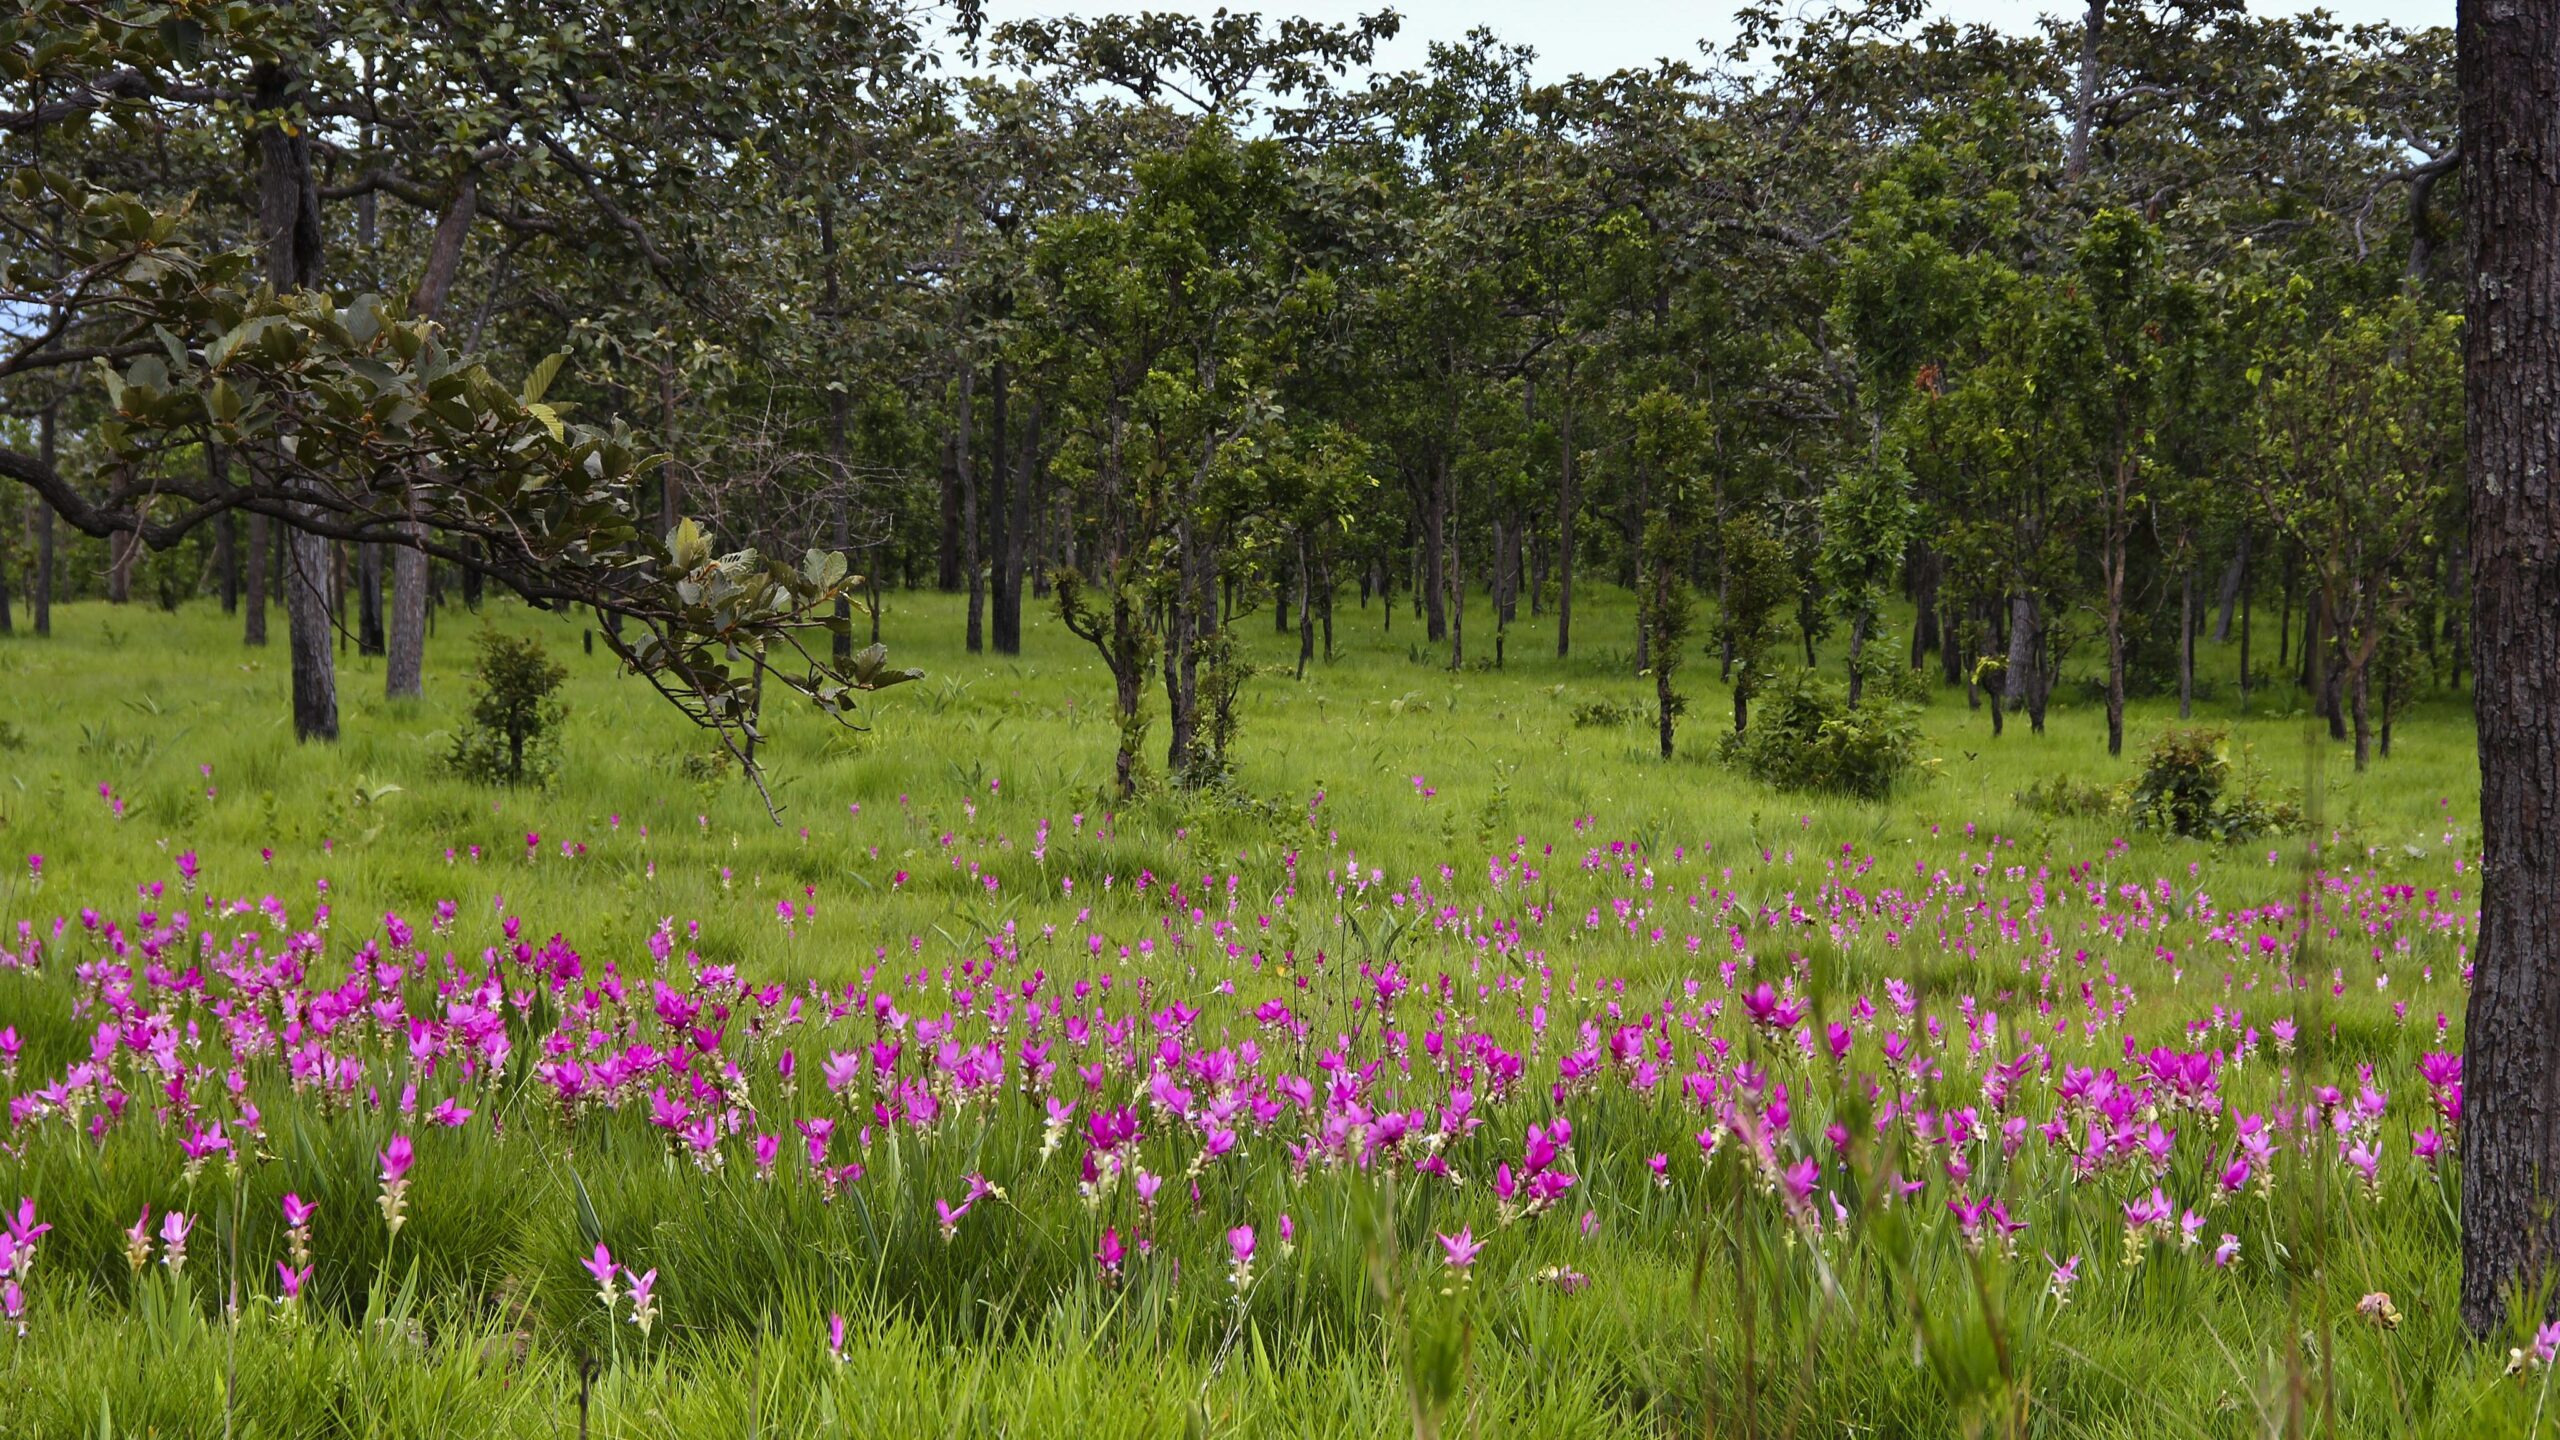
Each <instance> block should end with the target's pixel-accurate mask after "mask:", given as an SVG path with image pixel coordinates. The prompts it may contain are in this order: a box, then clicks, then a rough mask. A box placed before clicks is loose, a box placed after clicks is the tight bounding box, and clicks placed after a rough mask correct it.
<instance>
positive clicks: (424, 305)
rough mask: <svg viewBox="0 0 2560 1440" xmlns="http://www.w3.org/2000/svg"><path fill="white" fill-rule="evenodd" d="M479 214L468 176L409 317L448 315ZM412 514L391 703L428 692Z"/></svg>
mask: <svg viewBox="0 0 2560 1440" xmlns="http://www.w3.org/2000/svg"><path fill="white" fill-rule="evenodd" d="M479 209H480V179H479V176H478V175H477V174H475V173H473V172H471V171H465V172H463V176H462V179H461V181H460V183H459V184H457V185H456V186H455V187H454V194H453V199H452V201H451V202H450V203H448V204H447V205H446V206H445V210H444V214H443V215H441V216H439V217H438V218H437V220H436V228H435V234H434V235H433V236H432V237H430V239H429V240H428V243H427V267H426V270H425V272H424V273H423V274H421V275H420V276H419V277H418V289H417V293H416V294H415V295H413V296H412V297H410V302H409V312H410V313H411V314H413V315H416V316H418V317H419V318H421V319H427V320H432V319H435V318H437V317H438V316H440V315H442V314H443V313H444V302H445V297H446V296H447V295H449V294H451V293H452V290H453V277H454V276H455V274H457V273H458V272H459V271H460V270H461V268H462V247H463V245H464V244H465V243H466V242H467V241H468V240H469V239H470V238H471V224H472V221H473V220H474V219H475V218H477V217H478V215H479ZM410 513H411V516H412V518H411V519H410V520H408V521H407V522H406V523H405V524H403V525H402V526H401V529H402V531H403V532H404V533H406V534H407V536H408V537H409V542H410V543H408V544H405V545H395V546H393V547H392V550H391V634H390V637H389V641H390V643H389V646H388V649H387V651H386V653H385V655H384V658H383V664H382V693H383V694H384V696H386V697H387V698H390V699H393V700H404V699H410V698H413V697H416V696H419V695H423V694H425V693H426V676H427V606H428V603H429V600H430V599H431V596H432V592H433V590H434V588H435V585H434V572H435V567H434V564H433V562H432V561H430V560H429V559H428V558H427V555H426V552H425V551H423V550H419V549H417V548H416V547H417V545H418V544H419V543H421V542H423V541H424V540H425V539H426V527H424V526H423V525H420V524H419V523H418V521H417V520H416V518H415V515H416V511H415V510H414V508H413V509H412V510H411V512H410Z"/></svg>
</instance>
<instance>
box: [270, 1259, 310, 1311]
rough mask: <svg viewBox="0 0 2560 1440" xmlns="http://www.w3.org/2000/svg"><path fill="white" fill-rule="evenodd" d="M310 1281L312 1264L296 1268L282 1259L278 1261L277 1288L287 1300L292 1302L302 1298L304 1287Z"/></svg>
mask: <svg viewBox="0 0 2560 1440" xmlns="http://www.w3.org/2000/svg"><path fill="white" fill-rule="evenodd" d="M310 1281H311V1267H310V1266H308V1265H305V1266H303V1267H302V1268H301V1269H299V1270H296V1269H295V1268H293V1267H292V1266H291V1265H288V1264H286V1263H285V1262H284V1261H282V1260H279V1261H277V1262H276V1289H277V1292H278V1293H279V1294H281V1295H282V1296H283V1297H284V1299H285V1300H286V1301H288V1302H291V1301H294V1300H299V1299H301V1298H302V1287H303V1286H304V1285H306V1284H309V1283H310Z"/></svg>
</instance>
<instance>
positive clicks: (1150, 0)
mask: <svg viewBox="0 0 2560 1440" xmlns="http://www.w3.org/2000/svg"><path fill="white" fill-rule="evenodd" d="M2083 3H2085V0H2081V3H2075V0H1940V9H1941V11H1942V12H1943V13H1945V14H1947V15H1949V16H1951V17H1953V18H1955V19H1956V20H1958V21H1963V22H1973V21H1982V22H1986V23H1990V24H1995V25H1999V26H2001V27H2002V28H2004V29H2011V30H2026V29H2029V28H2031V27H2032V26H2033V25H2034V23H2035V21H2036V17H2037V16H2039V15H2041V14H2045V13H2048V12H2066V13H2070V14H2073V15H2077V14H2078V13H2080V11H2081V9H2082V8H2083ZM1382 6H1391V7H1392V8H1393V9H1394V10H1395V11H1396V12H1397V13H1398V14H1399V15H1401V16H1403V17H1404V28H1403V30H1402V32H1401V33H1400V34H1398V35H1397V37H1396V38H1395V40H1394V41H1393V42H1391V43H1390V44H1389V45H1387V46H1386V47H1384V48H1383V50H1382V53H1381V54H1380V55H1379V61H1380V65H1381V68H1384V69H1390V70H1402V69H1410V68H1416V67H1418V66H1420V65H1421V63H1422V61H1423V58H1424V56H1425V55H1426V54H1427V53H1428V49H1429V46H1430V43H1431V42H1432V41H1434V40H1454V39H1457V38H1459V37H1460V36H1462V35H1464V34H1466V32H1467V31H1468V30H1470V29H1472V28H1474V27H1476V26H1478V25H1483V26H1487V27H1490V28H1491V29H1492V30H1493V32H1494V33H1495V34H1496V35H1499V36H1500V37H1502V38H1503V39H1504V40H1506V41H1509V42H1511V43H1513V44H1526V45H1528V46H1529V47H1531V48H1532V49H1534V50H1535V51H1537V56H1538V58H1537V63H1536V64H1535V66H1534V67H1533V73H1534V75H1535V78H1537V79H1538V80H1541V81H1555V80H1561V79H1563V78H1564V77H1566V76H1567V75H1572V74H1577V73H1579V74H1589V75H1605V74H1607V73H1609V72H1610V71H1613V70H1618V69H1621V68H1624V67H1627V66H1631V65H1642V64H1645V63H1647V62H1649V61H1653V60H1656V59H1660V58H1663V57H1665V56H1676V57H1678V58H1681V59H1692V58H1695V56H1696V54H1697V48H1696V47H1697V42H1698V41H1699V40H1700V39H1702V38H1704V39H1711V40H1714V41H1716V42H1717V43H1718V44H1722V43H1724V42H1725V41H1728V40H1730V39H1732V37H1733V33H1734V25H1733V13H1732V12H1733V8H1734V6H1733V4H1732V3H1731V0H1704V3H1662V0H1260V3H1257V0H1227V3H1226V5H1225V7H1224V8H1227V9H1231V10H1240V11H1241V10H1260V11H1262V12H1264V13H1266V14H1280V13H1295V14H1300V15H1305V16H1307V17H1309V18H1311V19H1318V20H1331V21H1346V20H1349V19H1351V18H1353V17H1354V16H1357V15H1359V14H1361V13H1362V12H1363V11H1372V10H1377V9H1379V8H1381V7H1382ZM1220 8H1221V7H1220V5H1219V4H1218V3H1217V0H987V7H986V12H987V16H988V18H989V19H990V20H991V21H997V22H1001V21H1005V20H1015V19H1026V18H1031V17H1035V16H1056V15H1063V14H1086V15H1099V14H1115V13H1130V12H1135V11H1140V10H1172V11H1183V12H1187V13H1192V14H1198V15H1204V16H1205V15H1208V14H1211V13H1213V12H1215V11H1216V10H1218V9H1220ZM2250 8H2251V9H2253V10H2256V11H2259V12H2260V13H2262V14H2271V15H2273V14H2289V13H2296V12H2299V11H2303V10H2307V9H2310V8H2313V7H2311V6H2310V5H2307V4H2304V3H2302V0H2250ZM2319 8H2322V9H2325V10H2327V11H2328V12H2329V13H2330V14H2331V15H2332V16H2334V17H2336V18H2337V19H2338V20H2340V21H2341V22H2344V23H2346V24H2363V23H2367V22H2372V21H2382V20H2388V21H2392V22H2394V23H2397V24H2400V25H2406V26H2411V27H2416V26H2422V25H2451V24H2452V23H2453V0H2330V3H2328V4H2326V5H2323V6H2321V7H2319Z"/></svg>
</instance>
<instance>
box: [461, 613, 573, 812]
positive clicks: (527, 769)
mask: <svg viewBox="0 0 2560 1440" xmlns="http://www.w3.org/2000/svg"><path fill="white" fill-rule="evenodd" d="M479 643H480V659H479V663H478V664H477V665H475V666H474V667H473V669H472V673H473V676H474V678H475V681H476V685H475V693H474V695H473V697H472V703H471V723H470V724H469V725H467V726H464V727H463V729H462V731H461V733H460V734H457V735H455V736H454V737H453V751H452V753H451V754H450V755H448V756H447V757H446V761H445V763H446V764H447V765H448V766H450V767H451V768H452V770H453V772H454V773H455V774H457V775H460V776H462V777H463V778H464V779H466V780H475V781H478V782H479V783H481V784H483V785H536V786H539V785H543V784H547V783H549V781H550V779H551V777H552V776H553V775H554V774H556V773H557V772H558V770H559V768H560V754H559V749H560V744H559V738H560V737H559V729H560V721H561V719H562V718H563V717H564V716H565V715H566V714H567V711H566V710H564V709H563V708H562V706H561V705H560V702H559V701H558V700H556V699H554V698H553V697H554V696H555V695H556V694H557V693H558V692H559V689H560V686H561V683H562V682H563V681H565V680H567V679H568V678H569V670H568V667H567V666H565V665H561V664H559V663H557V662H556V661H554V660H553V659H552V658H551V656H550V655H549V654H548V653H547V652H545V651H544V650H543V648H542V642H541V641H539V640H536V639H533V638H531V637H522V638H519V637H517V636H513V635H509V634H507V633H506V632H505V631H502V630H497V629H486V630H482V631H481V632H480V642H479Z"/></svg>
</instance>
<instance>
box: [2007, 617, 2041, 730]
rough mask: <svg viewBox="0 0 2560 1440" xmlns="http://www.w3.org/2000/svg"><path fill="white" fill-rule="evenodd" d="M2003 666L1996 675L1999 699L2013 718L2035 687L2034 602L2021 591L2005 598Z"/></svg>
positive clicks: (2024, 704)
mask: <svg viewBox="0 0 2560 1440" xmlns="http://www.w3.org/2000/svg"><path fill="white" fill-rule="evenodd" d="M2007 664H2008V668H2007V669H2005V670H2003V671H2002V672H2001V675H2000V679H2001V685H2000V698H2001V700H2002V702H2003V703H2005V704H2006V705H2007V706H2008V707H2009V712H2010V713H2011V714H2013V715H2014V714H2016V713H2017V712H2018V711H2019V710H2021V709H2023V708H2025V706H2026V703H2027V697H2028V695H2029V693H2030V692H2031V691H2033V690H2034V689H2035V683H2036V602H2035V597H2034V596H2032V595H2029V594H2028V593H2027V592H2026V591H2024V590H2020V591H2017V592H2016V593H2014V594H2012V595H2011V596H2010V597H2009V657H2008V662H2007Z"/></svg>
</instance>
